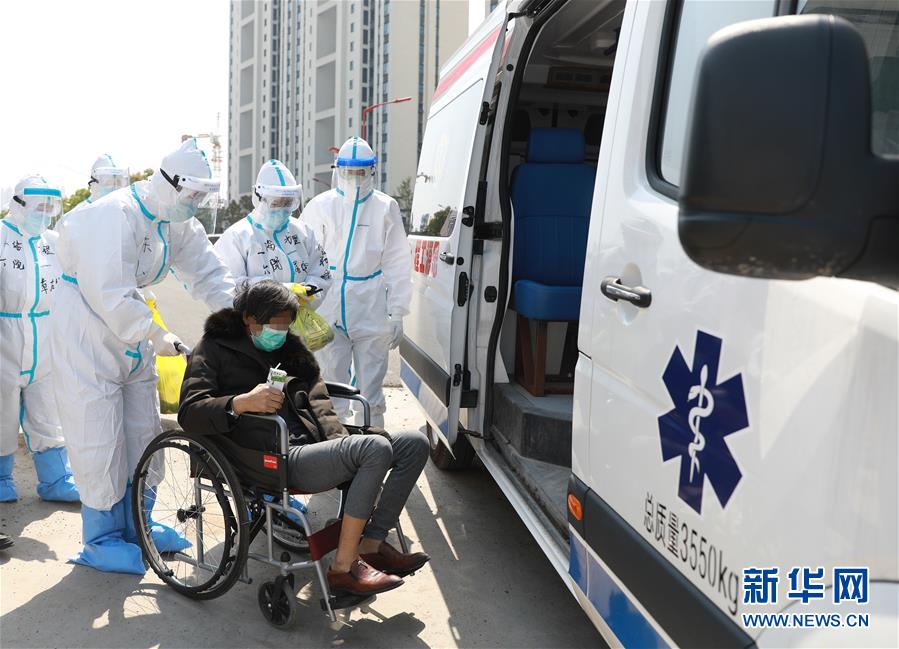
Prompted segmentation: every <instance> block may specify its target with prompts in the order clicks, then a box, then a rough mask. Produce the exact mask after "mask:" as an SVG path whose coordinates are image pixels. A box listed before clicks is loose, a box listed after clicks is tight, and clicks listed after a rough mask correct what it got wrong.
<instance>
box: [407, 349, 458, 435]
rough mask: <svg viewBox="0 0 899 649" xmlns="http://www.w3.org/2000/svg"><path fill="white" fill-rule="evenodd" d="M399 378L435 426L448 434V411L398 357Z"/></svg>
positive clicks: (413, 371)
mask: <svg viewBox="0 0 899 649" xmlns="http://www.w3.org/2000/svg"><path fill="white" fill-rule="evenodd" d="M400 379H401V380H402V381H403V383H404V384H405V386H406V387H407V388H408V389H409V392H411V393H412V396H414V397H415V399H416V401H418V403H419V404H420V405H421V407H422V408H423V409H424V411H425V412H426V413H427V414H428V418H429V419H431V420H432V422H433V423H434V424H435V425H436V426H437V428H438V429H439V430H440V432H442V433H443V434H444V435H449V419H448V416H449V411H448V410H447V409H446V406H444V405H443V403H442V402H441V401H440V399H438V398H437V395H435V394H434V393H433V392H431V389H430V388H429V387H428V386H427V385H425V383H424V381H422V380H421V379H420V378H419V376H418V375H417V374H416V373H415V370H413V369H412V367H411V366H410V365H409V364H408V363H407V362H406V361H405V359H403V358H402V357H400Z"/></svg>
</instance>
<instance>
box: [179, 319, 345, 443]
mask: <svg viewBox="0 0 899 649" xmlns="http://www.w3.org/2000/svg"><path fill="white" fill-rule="evenodd" d="M279 363H280V364H281V366H280V369H282V370H284V371H285V372H287V374H288V382H287V384H286V386H285V388H284V390H285V393H286V396H287V398H286V399H285V400H284V405H283V406H282V408H281V411H280V412H279V414H280V415H281V416H282V417H285V419H287V418H288V412H287V409H288V408H290V409H291V411H292V413H293V414H294V415H295V417H293V421H297V419H299V421H300V422H301V423H302V425H303V427H304V428H305V429H306V435H305V437H306V441H308V442H318V441H324V440H325V439H336V438H338V437H343V436H344V435H346V434H347V431H346V429H344V427H343V426H342V425H341V424H340V422H339V421H338V419H337V416H336V415H335V414H334V409H333V407H332V405H331V400H330V399H329V397H328V391H327V389H326V388H325V383H324V381H323V380H322V378H321V375H320V374H319V368H318V364H317V363H316V362H315V357H314V356H313V355H312V353H311V352H310V351H309V350H308V349H306V347H305V346H304V345H303V343H302V342H301V341H300V339H299V338H298V337H297V336H295V335H294V334H292V333H289V334H288V335H287V341H286V342H285V343H284V346H283V347H281V348H280V349H276V350H275V351H273V352H263V351H260V350H259V349H256V347H255V346H254V345H253V342H252V341H251V340H250V337H249V336H248V335H247V332H246V328H245V326H244V323H243V319H242V318H241V316H240V313H239V312H237V311H235V310H234V309H222V310H221V311H217V312H216V313H213V314H212V315H211V316H209V318H208V319H207V320H206V325H205V328H204V334H203V338H202V339H201V340H200V342H199V343H198V344H197V346H196V347H195V348H194V350H193V353H192V354H191V356H190V359H189V360H188V364H187V371H186V372H185V374H184V383H182V384H181V406H180V407H179V408H178V423H179V424H181V427H182V428H183V429H184V430H185V431H187V432H192V433H196V434H200V435H223V436H225V437H226V438H228V440H229V441H231V442H233V443H234V444H236V445H237V446H240V447H243V448H248V449H254V450H256V451H267V452H277V450H278V439H277V434H276V433H275V428H274V427H273V426H272V424H271V423H269V422H265V421H261V420H255V419H249V418H239V419H236V420H235V419H234V418H233V417H231V416H230V415H228V414H227V410H228V408H229V405H230V401H231V399H232V398H233V397H234V396H236V395H238V394H243V393H245V392H249V391H250V390H252V389H253V388H254V387H256V386H257V385H259V384H260V383H265V382H266V380H267V378H268V370H269V368H270V367H275V366H276V365H278V364H279ZM299 392H306V393H307V394H308V395H309V403H310V407H311V410H312V411H313V412H314V413H315V416H316V418H317V419H318V426H316V425H315V422H314V421H312V419H311V418H310V416H309V414H308V413H307V412H306V411H299V410H298V409H297V408H296V406H295V405H294V404H295V403H296V396H297V394H298V393H299ZM228 446H230V444H228Z"/></svg>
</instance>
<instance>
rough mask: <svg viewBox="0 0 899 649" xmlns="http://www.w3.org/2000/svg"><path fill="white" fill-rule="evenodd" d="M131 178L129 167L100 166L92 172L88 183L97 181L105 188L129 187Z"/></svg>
mask: <svg viewBox="0 0 899 649" xmlns="http://www.w3.org/2000/svg"><path fill="white" fill-rule="evenodd" d="M130 180H131V172H130V170H129V169H128V167H98V168H96V169H94V171H93V173H92V174H91V179H90V182H88V185H92V184H94V183H96V184H97V185H98V186H99V187H102V188H104V189H110V190H114V189H121V188H122V187H127V186H128V184H129V182H130Z"/></svg>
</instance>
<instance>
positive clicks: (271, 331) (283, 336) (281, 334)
mask: <svg viewBox="0 0 899 649" xmlns="http://www.w3.org/2000/svg"><path fill="white" fill-rule="evenodd" d="M250 339H251V340H252V341H253V345H254V346H255V347H256V349H261V350H262V351H264V352H272V351H275V350H276V349H280V348H281V347H282V346H283V345H284V341H285V340H287V330H286V329H283V330H282V329H275V328H273V327H270V326H268V325H262V331H260V332H259V333H258V334H251V335H250Z"/></svg>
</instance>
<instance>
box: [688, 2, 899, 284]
mask: <svg viewBox="0 0 899 649" xmlns="http://www.w3.org/2000/svg"><path fill="white" fill-rule="evenodd" d="M679 203H680V214H679V220H678V231H679V235H680V241H681V245H682V246H683V248H684V250H685V251H686V253H687V255H689V257H690V258H691V259H692V260H693V261H695V262H696V263H697V264H699V265H700V266H702V267H704V268H708V269H710V270H715V271H718V272H722V273H729V274H732V275H743V276H748V277H764V278H771V279H804V278H809V277H814V276H817V275H827V276H840V277H851V278H856V279H863V280H869V281H873V282H878V283H881V284H884V285H887V286H893V287H895V286H897V285H899V158H896V157H893V158H892V159H890V158H886V157H881V156H878V155H876V154H874V153H872V150H871V84H870V81H869V71H868V56H867V54H866V51H865V45H864V42H863V41H862V37H861V35H860V34H859V33H858V32H857V31H856V30H855V28H854V27H852V25H851V24H850V23H848V22H847V21H845V20H843V19H841V18H835V17H832V16H821V15H817V16H797V17H789V18H783V17H782V18H767V19H763V20H755V21H749V22H744V23H738V24H736V25H734V26H732V27H728V28H725V29H722V30H721V31H719V32H717V33H716V34H715V35H713V36H712V38H711V39H710V40H709V44H708V46H707V48H706V50H705V52H704V54H703V56H702V58H701V61H700V66H699V71H698V73H697V78H696V86H695V88H694V95H693V110H692V122H691V124H690V128H689V131H688V135H687V146H686V153H685V158H684V175H683V182H682V187H681V194H680V198H679Z"/></svg>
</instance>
